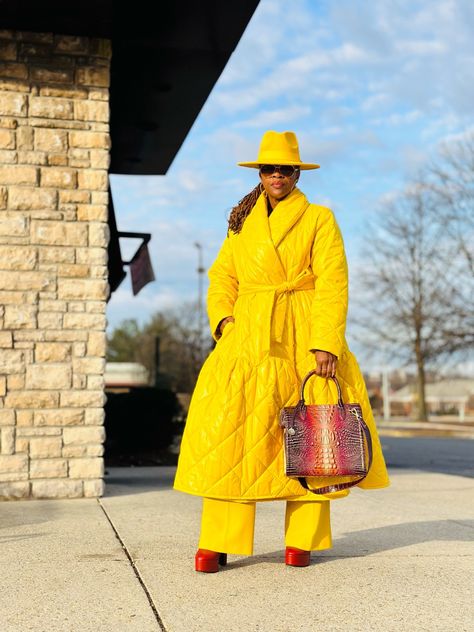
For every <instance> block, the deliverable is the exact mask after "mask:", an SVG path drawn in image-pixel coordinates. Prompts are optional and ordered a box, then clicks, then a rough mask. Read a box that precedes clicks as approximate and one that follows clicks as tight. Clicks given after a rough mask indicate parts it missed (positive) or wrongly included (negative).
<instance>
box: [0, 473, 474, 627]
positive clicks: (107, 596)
mask: <svg viewBox="0 0 474 632" xmlns="http://www.w3.org/2000/svg"><path fill="white" fill-rule="evenodd" d="M173 474H174V468H166V467H154V468H110V469H109V473H108V475H107V477H106V481H107V488H106V495H105V497H104V498H101V499H100V500H98V501H97V500H89V499H84V500H61V501H53V500H51V501H18V502H6V503H2V505H1V507H0V511H1V520H0V527H1V529H0V543H1V546H2V557H1V560H2V569H1V570H2V573H1V576H2V588H1V590H0V629H1V632H25V631H27V630H28V631H29V630H33V631H38V632H39V631H41V632H56V631H57V632H69V631H72V632H89V631H94V632H108V631H110V632H112V631H113V632H128V631H130V632H132V631H133V632H152V631H157V630H167V631H168V632H194V631H199V632H207V631H214V630H215V631H219V632H227V631H228V632H233V631H236V632H237V631H238V632H246V631H249V632H319V631H322V630H325V631H326V630H327V631H349V632H353V631H354V632H355V631H360V632H367V631H374V632H379V631H383V632H391V631H393V632H395V631H396V632H404V631H407V632H408V631H410V632H412V630H414V629H416V630H420V631H427V632H428V631H429V632H431V631H437V630H439V631H443V632H447V631H450V630H453V631H455V632H463V631H466V632H467V631H468V630H469V631H470V630H472V629H473V621H474V609H473V600H472V585H473V561H474V560H473V557H474V546H473V536H474V503H473V502H472V499H473V497H474V494H473V492H474V480H473V479H471V478H465V477H460V476H452V475H447V474H437V473H431V472H419V471H415V470H395V471H392V472H391V476H392V485H391V487H389V488H387V489H385V490H377V491H361V490H358V489H356V490H354V491H352V493H351V494H350V496H349V497H348V498H346V499H341V500H338V501H335V502H333V503H332V524H333V534H334V546H333V548H332V549H331V550H328V551H326V552H323V553H321V554H320V555H314V561H313V563H312V565H311V566H310V567H308V568H303V569H296V568H289V567H285V565H284V563H283V541H282V533H283V513H284V503H280V502H269V503H262V504H261V505H259V507H258V512H257V525H256V534H255V543H256V546H255V555H254V556H253V557H248V558H239V557H236V556H230V563H229V565H228V566H227V567H226V569H225V570H222V571H221V572H219V573H217V574H213V575H205V574H200V573H195V572H194V570H193V558H194V553H195V548H196V542H197V537H198V530H199V512H200V499H199V498H194V497H190V496H187V495H184V494H180V493H178V492H174V491H172V490H171V488H170V485H171V481H172V478H173Z"/></svg>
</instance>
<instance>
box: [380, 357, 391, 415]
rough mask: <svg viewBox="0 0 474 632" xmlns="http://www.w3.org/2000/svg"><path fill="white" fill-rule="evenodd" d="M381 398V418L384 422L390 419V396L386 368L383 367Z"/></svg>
mask: <svg viewBox="0 0 474 632" xmlns="http://www.w3.org/2000/svg"><path fill="white" fill-rule="evenodd" d="M382 398H383V418H384V420H385V421H388V420H389V419H390V394H389V383H388V367H384V368H383V371H382Z"/></svg>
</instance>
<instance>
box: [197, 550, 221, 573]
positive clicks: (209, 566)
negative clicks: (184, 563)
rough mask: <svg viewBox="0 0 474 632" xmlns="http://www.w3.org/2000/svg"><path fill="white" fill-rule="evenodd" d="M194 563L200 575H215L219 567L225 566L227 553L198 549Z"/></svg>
mask: <svg viewBox="0 0 474 632" xmlns="http://www.w3.org/2000/svg"><path fill="white" fill-rule="evenodd" d="M194 562H195V569H196V570H197V571H199V572H201V573H217V571H218V570H219V566H226V564H227V553H216V552H215V551H208V550H207V549H198V552H197V553H196V557H195V558H194Z"/></svg>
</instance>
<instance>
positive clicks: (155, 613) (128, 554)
mask: <svg viewBox="0 0 474 632" xmlns="http://www.w3.org/2000/svg"><path fill="white" fill-rule="evenodd" d="M97 502H98V504H99V507H100V508H101V509H102V511H103V512H104V515H105V517H106V518H107V521H108V523H109V524H110V526H111V528H112V531H113V532H114V533H115V537H116V538H117V540H118V541H119V542H120V546H121V547H122V549H123V552H124V553H125V555H126V556H127V559H128V561H129V562H130V566H131V567H132V570H133V572H134V573H135V577H136V578H137V579H138V582H139V583H140V586H141V587H142V589H143V592H144V593H145V595H146V598H147V599H148V603H149V604H150V608H151V609H152V612H153V614H154V616H155V619H156V621H157V623H158V625H159V627H160V630H161V632H167V630H166V628H165V624H164V623H163V620H162V618H161V617H160V614H159V612H158V610H157V609H156V606H155V604H154V602H153V598H152V596H151V594H150V591H149V590H148V588H147V587H146V584H145V582H144V581H143V579H142V576H141V575H140V571H139V570H138V568H137V565H136V564H135V562H134V561H133V558H132V556H131V555H130V553H129V551H128V549H127V547H126V545H125V542H124V541H123V540H122V538H121V537H120V534H119V532H118V531H117V529H116V528H115V525H114V523H113V522H112V519H111V517H110V516H109V514H108V513H107V510H106V509H105V507H104V505H103V504H102V503H101V502H100V499H99V498H97Z"/></svg>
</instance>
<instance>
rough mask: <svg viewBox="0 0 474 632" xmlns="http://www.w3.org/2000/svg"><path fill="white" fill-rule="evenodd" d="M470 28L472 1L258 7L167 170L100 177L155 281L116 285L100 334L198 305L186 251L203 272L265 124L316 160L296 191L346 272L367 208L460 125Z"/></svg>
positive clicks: (251, 179)
mask: <svg viewBox="0 0 474 632" xmlns="http://www.w3.org/2000/svg"><path fill="white" fill-rule="evenodd" d="M473 33H474V3H473V2H472V0H457V1H456V0H410V1H406V0H379V1H378V2H376V3H372V2H367V1H365V0H337V1H332V2H331V1H330V0H292V1H291V2H288V0H285V1H283V0H261V2H260V4H259V6H258V8H257V10H256V12H255V14H254V16H253V18H252V20H251V22H250V23H249V25H248V27H247V29H246V31H245V32H244V34H243V36H242V38H241V40H240V43H239V45H238V47H237V48H236V50H235V52H234V54H233V55H232V57H231V58H230V60H229V62H228V64H227V66H226V68H225V70H224V72H223V74H222V75H221V77H220V79H219V80H218V82H217V84H216V86H215V87H214V90H213V91H212V93H211V94H210V96H209V98H208V100H207V102H206V104H205V105H204V107H203V109H202V111H201V113H200V115H199V117H198V118H197V120H196V122H195V124H194V126H193V128H192V129H191V131H190V133H189V135H188V137H187V139H186V141H185V142H184V144H183V146H182V147H181V149H180V151H179V153H178V155H177V156H176V158H175V160H174V162H173V164H172V165H171V168H170V169H169V171H168V173H167V174H166V176H156V177H154V176H153V177H152V176H146V177H145V176H142V177H137V176H113V175H112V177H111V182H112V192H113V196H114V204H115V208H116V213H117V221H118V226H119V229H120V230H139V231H143V232H150V233H152V235H153V237H152V240H151V242H150V252H151V257H152V261H153V265H154V269H155V276H156V279H157V280H156V281H155V282H154V283H151V284H149V285H148V286H146V287H145V288H144V289H143V290H142V291H141V292H140V294H139V295H138V296H136V297H133V295H132V292H131V286H130V280H129V278H127V279H125V281H123V283H122V285H121V287H120V288H119V289H118V290H117V291H116V292H115V293H114V295H113V297H112V299H111V300H110V302H109V305H108V313H107V318H108V328H109V331H110V330H111V329H112V328H113V327H115V326H116V325H117V324H118V323H119V322H120V321H121V320H123V319H124V318H136V319H137V320H138V321H139V322H144V321H146V320H147V319H148V318H149V316H150V315H151V314H152V313H153V312H155V311H157V310H160V309H164V308H168V307H174V306H176V305H178V304H180V303H181V302H183V301H189V300H196V299H197V288H198V282H197V273H196V268H197V265H198V258H197V257H198V252H197V249H196V247H195V246H194V243H195V242H196V241H198V242H199V243H201V244H202V246H203V254H204V265H205V267H206V268H208V267H209V266H210V265H211V263H212V261H213V260H214V258H215V255H216V253H217V251H218V249H219V246H220V244H221V242H222V240H223V239H224V237H225V233H226V225H227V224H226V218H227V216H228V213H229V211H230V209H231V207H232V206H233V205H234V204H235V203H236V202H237V201H238V200H239V199H240V198H241V197H243V195H245V194H246V193H247V192H248V191H249V190H250V189H252V188H253V187H254V186H255V184H256V183H257V175H258V174H257V172H256V171H255V170H253V169H245V168H242V167H237V166H236V163H237V162H238V161H244V160H254V159H255V158H256V156H257V152H258V146H259V143H260V139H261V136H262V134H263V133H264V132H265V130H267V129H274V130H277V131H284V130H293V131H294V132H296V134H297V136H298V139H299V143H300V153H301V157H302V159H303V160H306V161H308V162H317V163H318V164H320V165H321V169H318V170H317V171H309V172H306V173H303V174H302V177H301V179H300V183H299V185H300V188H301V189H302V190H303V191H304V192H305V193H306V195H307V197H308V198H309V199H310V201H312V202H315V203H319V204H324V205H328V206H330V207H331V208H332V209H333V211H334V212H335V214H336V217H337V220H338V222H339V225H340V227H341V229H342V232H343V235H344V240H345V244H346V250H347V254H348V260H349V268H350V270H355V269H356V268H357V264H358V263H359V262H360V261H361V259H362V258H363V250H364V239H363V237H364V230H365V228H366V221H367V219H369V218H370V217H371V216H373V214H375V213H378V212H380V206H379V205H380V201H381V200H383V199H384V198H385V197H386V196H390V195H391V194H393V192H394V191H396V190H397V189H399V188H401V187H402V186H403V183H404V182H405V181H406V179H407V178H411V177H414V176H416V174H417V173H418V172H419V170H420V169H421V168H422V167H423V165H424V164H426V163H427V162H428V161H429V160H430V159H432V157H433V155H434V154H435V153H436V150H437V147H438V146H439V144H440V143H443V142H446V141H449V140H450V139H452V138H456V137H458V136H460V135H462V134H464V133H465V132H466V131H467V130H469V129H471V130H472V128H473V120H472V104H473V103H474V81H473V68H474V38H473ZM122 244H123V245H124V246H126V244H124V243H123V240H122ZM134 245H135V244H134ZM130 247H131V243H129V244H128V248H130ZM129 254H130V251H129V249H127V247H125V248H123V256H124V258H126V257H127V256H128V255H129ZM351 283H352V278H351Z"/></svg>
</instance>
